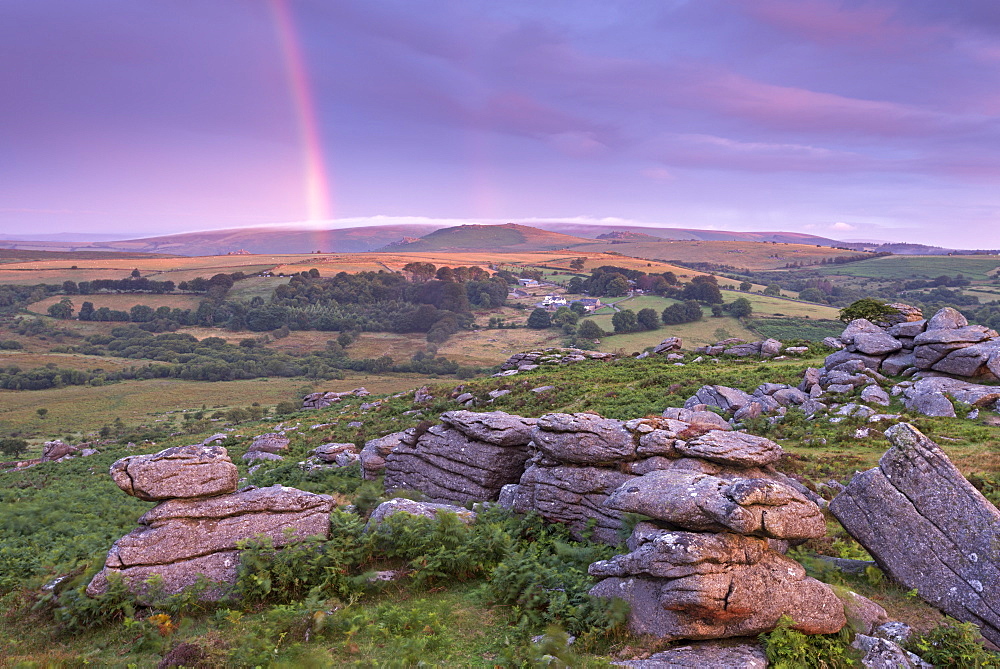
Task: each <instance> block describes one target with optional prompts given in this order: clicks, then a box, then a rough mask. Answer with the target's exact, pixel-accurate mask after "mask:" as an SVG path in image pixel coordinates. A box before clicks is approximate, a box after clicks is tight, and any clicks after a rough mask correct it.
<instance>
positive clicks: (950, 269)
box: [818, 256, 1000, 281]
mask: <svg viewBox="0 0 1000 669" xmlns="http://www.w3.org/2000/svg"><path fill="white" fill-rule="evenodd" d="M998 268H1000V257H997V256H886V257H884V258H873V259H871V260H862V261H859V262H853V263H848V264H846V265H829V266H826V267H822V268H819V270H818V271H819V272H820V273H822V274H832V275H839V276H852V277H867V278H872V279H933V278H936V277H939V276H942V275H945V274H946V275H948V276H955V275H956V274H962V275H963V276H965V278H967V279H972V280H974V281H975V280H979V281H985V280H987V279H989V278H991V277H993V276H994V275H995V274H996V273H997V269H998Z"/></svg>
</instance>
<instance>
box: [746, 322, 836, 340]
mask: <svg viewBox="0 0 1000 669" xmlns="http://www.w3.org/2000/svg"><path fill="white" fill-rule="evenodd" d="M747 324H748V325H749V326H750V327H751V328H753V329H754V330H755V331H756V332H759V333H760V335H761V336H762V337H772V338H774V339H780V340H782V341H789V340H792V339H806V340H809V341H822V340H823V339H824V338H825V337H838V336H840V333H841V332H843V331H844V324H843V323H841V322H840V321H833V320H810V319H805V318H775V317H768V318H753V319H751V320H750V321H749V322H748V323H747Z"/></svg>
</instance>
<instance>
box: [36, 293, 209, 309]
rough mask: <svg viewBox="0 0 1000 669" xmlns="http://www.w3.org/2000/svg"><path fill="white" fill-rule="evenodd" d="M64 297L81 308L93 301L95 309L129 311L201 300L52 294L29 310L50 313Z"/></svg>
mask: <svg viewBox="0 0 1000 669" xmlns="http://www.w3.org/2000/svg"><path fill="white" fill-rule="evenodd" d="M64 297H69V298H70V301H72V302H73V308H74V309H75V310H76V311H79V310H80V305H81V304H83V303H84V302H92V303H93V305H94V308H95V309H100V308H101V307H107V308H108V309H117V310H119V311H128V310H129V309H131V308H132V307H133V306H135V305H137V304H145V305H146V306H150V307H153V308H154V309H156V308H158V307H170V308H171V309H197V308H198V303H199V302H200V301H201V299H202V298H201V296H199V295H155V294H150V293H122V294H115V293H97V294H94V295H51V296H49V297H46V298H45V299H44V300H41V301H39V302H33V303H32V304H30V305H29V306H28V311H30V312H32V313H36V314H45V313H48V308H49V307H50V306H52V305H53V304H56V303H58V302H59V301H60V300H62V299H63V298H64Z"/></svg>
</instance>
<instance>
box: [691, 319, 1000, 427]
mask: <svg viewBox="0 0 1000 669" xmlns="http://www.w3.org/2000/svg"><path fill="white" fill-rule="evenodd" d="M892 306H893V307H895V308H897V309H899V310H900V312H901V313H900V314H899V315H898V316H895V317H893V318H892V319H891V321H892V322H891V323H890V322H882V323H880V324H875V323H872V322H871V321H868V320H866V319H863V318H860V319H857V320H854V321H851V322H850V323H849V324H848V325H847V327H846V328H845V329H844V332H843V333H842V334H841V335H840V337H838V338H835V339H832V340H831V341H827V340H824V343H826V344H828V345H829V346H831V347H832V348H837V349H838V350H837V351H835V352H834V353H832V354H830V355H829V356H827V358H826V360H825V361H824V364H823V366H822V367H820V368H815V367H810V368H809V369H807V370H806V372H805V374H804V375H803V378H802V382H801V383H799V385H798V386H797V387H792V386H789V385H785V384H778V383H763V384H761V385H759V386H758V387H757V388H756V389H754V390H753V391H752V392H749V393H747V392H744V391H742V390H739V389H736V388H729V387H727V386H720V385H706V386H702V387H701V388H700V389H698V391H697V392H696V393H695V394H694V395H692V396H691V397H690V398H688V400H687V401H686V402H685V404H684V406H685V408H688V409H702V408H706V407H715V408H717V409H719V410H721V411H722V412H723V413H725V414H728V415H730V416H731V417H732V419H733V421H734V422H738V421H741V420H744V419H747V418H756V417H758V416H761V415H771V416H774V415H782V414H784V413H785V412H786V411H787V408H788V407H791V406H800V407H802V410H803V411H804V412H805V413H806V414H807V415H809V416H812V415H813V414H816V413H818V412H820V411H825V410H827V409H832V408H835V404H836V403H839V402H842V401H843V400H842V399H841V397H840V396H842V395H844V394H846V393H854V392H855V391H857V390H859V389H860V390H861V393H860V396H861V400H862V401H863V402H865V403H867V404H869V405H878V406H889V403H890V393H889V392H887V390H886V389H890V388H891V392H892V394H893V395H895V396H902V399H903V404H904V405H905V406H906V407H907V408H908V409H911V410H913V411H917V412H920V413H922V414H924V415H927V416H950V417H954V416H956V415H957V414H956V411H955V407H954V404H953V401H959V402H964V403H967V404H969V405H971V406H972V407H973V408H979V407H988V408H994V407H995V409H996V410H998V411H1000V387H998V386H988V385H983V384H981V383H976V382H975V381H973V380H972V379H976V380H983V381H996V380H998V379H1000V336H998V335H997V333H996V331H994V330H990V329H989V328H987V327H985V326H982V325H969V324H968V321H966V319H965V317H964V316H962V315H961V314H960V313H959V312H958V311H956V310H954V309H952V308H951V307H945V308H943V309H941V310H940V311H938V312H937V313H936V314H935V315H934V316H933V317H932V318H930V319H929V320H926V319H924V318H922V314H921V313H920V310H919V309H917V308H915V307H911V306H909V305H905V304H895V305H892ZM828 339H830V338H828ZM737 342H738V340H726V341H725V342H720V343H719V344H716V345H715V346H709V347H702V348H700V349H697V351H699V352H704V353H711V354H713V355H715V354H720V353H725V354H730V355H732V354H736V355H751V354H753V353H752V352H751V353H745V352H744V353H740V352H737V353H734V352H733V349H734V348H736V347H745V346H748V345H745V344H740V343H737ZM757 343H760V344H762V345H763V343H766V342H763V343H762V342H757ZM751 348H753V347H752V346H751ZM736 350H737V351H745V350H750V349H744V348H736ZM762 350H763V349H762ZM786 350H787V349H786ZM886 375H892V376H896V375H903V376H906V377H913V378H912V379H909V380H906V381H903V382H900V383H898V384H895V385H892V381H890V379H888V378H887V377H886ZM883 386H884V388H883ZM702 405H704V406H702ZM866 409H867V408H866V407H862V410H866ZM868 413H869V414H874V413H875V412H871V411H869V412H868ZM873 418H874V416H873Z"/></svg>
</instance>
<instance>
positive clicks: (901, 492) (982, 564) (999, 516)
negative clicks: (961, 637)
mask: <svg viewBox="0 0 1000 669" xmlns="http://www.w3.org/2000/svg"><path fill="white" fill-rule="evenodd" d="M886 437H888V439H889V442H890V443H891V444H892V448H890V449H889V450H888V451H887V452H886V453H885V455H883V456H882V458H881V460H879V465H878V467H876V468H874V469H869V470H868V471H865V472H860V473H858V474H855V475H854V478H853V479H852V480H851V482H850V484H849V485H848V486H847V488H846V489H845V490H844V491H843V492H841V493H840V494H839V495H838V496H837V497H836V498H835V499H834V500H833V502H831V504H830V510H831V511H832V512H833V515H834V516H836V517H837V519H838V520H839V521H840V522H841V524H842V525H843V526H844V528H845V529H846V530H847V531H848V532H849V533H850V534H851V536H852V537H854V538H855V539H856V540H857V541H858V543H860V544H861V545H862V546H864V547H865V549H866V550H867V551H868V552H869V553H871V555H872V557H873V558H875V561H876V563H878V566H879V567H880V568H881V569H882V570H883V571H884V572H885V573H886V574H888V575H889V576H891V577H892V578H893V580H895V581H896V582H898V583H900V584H901V585H902V586H903V587H904V588H915V589H916V590H917V592H918V593H919V594H920V596H921V597H923V598H924V599H925V600H926V601H928V602H929V603H931V604H933V605H934V606H936V607H937V608H939V609H941V610H942V611H944V612H945V613H947V614H948V615H950V616H953V617H955V618H958V619H959V620H963V621H969V622H973V623H975V624H976V625H978V626H979V627H980V629H981V630H982V633H983V636H985V637H986V638H987V639H989V640H990V641H991V642H993V643H994V644H997V643H1000V589H998V587H997V586H998V584H1000V561H998V559H997V546H998V545H1000V511H998V510H997V508H996V507H995V506H993V505H992V504H991V503H990V502H989V501H988V500H987V499H986V498H984V497H983V496H982V495H981V494H980V493H979V491H977V490H976V489H975V488H974V487H973V486H972V485H971V484H970V483H969V482H968V481H967V480H966V479H965V477H964V476H962V474H961V472H959V471H958V469H956V468H955V466H954V465H953V464H952V463H951V461H950V460H949V459H948V456H947V455H945V454H944V452H943V451H942V450H941V449H940V448H939V447H938V446H937V444H935V443H934V442H933V441H931V440H930V439H928V438H927V437H926V436H924V435H923V434H921V433H920V432H919V431H918V430H917V429H916V428H914V427H913V426H912V425H908V424H905V423H902V424H899V425H896V426H894V427H892V428H890V429H889V430H887V431H886Z"/></svg>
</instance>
